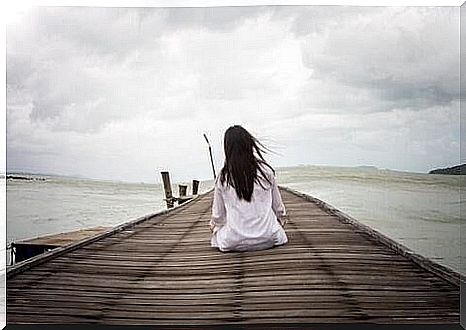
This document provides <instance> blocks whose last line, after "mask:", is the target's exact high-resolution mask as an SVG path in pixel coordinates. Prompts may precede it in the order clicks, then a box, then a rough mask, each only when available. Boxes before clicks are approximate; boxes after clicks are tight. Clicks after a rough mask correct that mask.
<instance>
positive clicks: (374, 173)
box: [7, 166, 464, 273]
mask: <svg viewBox="0 0 466 330" xmlns="http://www.w3.org/2000/svg"><path fill="white" fill-rule="evenodd" d="M277 178H278V182H279V184H282V185H285V186H288V187H290V188H293V189H295V190H299V191H301V192H304V193H308V194H310V195H312V196H314V197H317V198H319V199H322V200H324V201H326V202H328V203H330V204H332V205H333V206H335V207H337V208H339V209H340V210H342V211H344V212H346V213H348V214H349V215H351V216H353V217H354V218H356V219H358V220H359V221H361V222H363V223H365V224H367V225H369V226H371V227H372V228H375V229H377V230H379V231H381V232H382V233H384V234H386V235H387V236H389V237H392V238H393V239H395V240H397V241H399V242H401V243H402V244H404V245H406V246H408V247H409V248H411V249H413V250H414V251H416V252H418V253H420V254H422V255H425V256H427V257H430V258H432V259H433V260H435V261H437V262H439V263H442V264H444V265H447V266H449V267H451V268H453V269H455V270H458V271H462V270H461V269H460V268H461V267H460V266H461V265H460V242H461V240H460V224H461V223H463V224H464V222H463V221H464V220H462V219H461V215H460V204H461V202H464V201H461V199H460V190H459V189H460V185H461V184H462V183H464V178H463V177H460V176H447V175H428V174H416V173H402V172H395V171H387V170H376V169H367V168H341V167H318V166H300V167H290V168H281V169H278V170H277ZM460 180H463V181H462V182H461V181H460ZM212 184H213V182H212V181H203V182H201V183H200V188H199V190H200V192H203V191H206V190H208V189H210V188H211V187H212ZM173 189H174V191H177V188H176V186H175V185H174V187H173ZM189 191H191V187H188V192H189ZM163 198H164V193H163V187H162V186H161V185H159V184H130V183H118V182H104V181H94V180H83V179H71V178H62V177H47V180H45V181H23V180H7V242H8V243H9V242H12V241H16V240H20V239H25V238H33V237H37V236H41V235H45V234H51V233H60V232H66V231H72V230H77V229H81V228H88V227H97V226H115V225H118V224H121V223H123V222H126V221H128V220H132V219H135V218H137V217H140V216H143V215H146V214H149V213H154V212H157V211H159V210H162V209H164V208H165V204H164V201H163ZM462 272H463V273H464V271H462Z"/></svg>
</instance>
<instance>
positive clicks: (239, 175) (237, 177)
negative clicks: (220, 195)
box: [220, 125, 275, 202]
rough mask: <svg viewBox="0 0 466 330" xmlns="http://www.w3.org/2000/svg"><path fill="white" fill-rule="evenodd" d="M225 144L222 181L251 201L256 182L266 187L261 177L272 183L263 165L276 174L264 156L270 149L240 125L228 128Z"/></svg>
mask: <svg viewBox="0 0 466 330" xmlns="http://www.w3.org/2000/svg"><path fill="white" fill-rule="evenodd" d="M223 146H224V150H225V164H224V166H223V168H222V170H221V172H220V182H221V183H222V185H223V184H224V182H225V181H226V183H227V185H230V186H231V187H233V188H234V189H235V191H236V194H237V195H238V198H239V199H240V200H241V199H244V200H246V201H248V202H250V201H251V198H252V193H253V190H254V183H255V182H258V183H259V184H260V185H261V187H262V188H264V189H266V188H265V187H264V186H263V185H262V182H261V178H262V179H264V180H266V181H267V182H268V183H269V184H272V182H271V180H270V179H269V177H268V176H267V175H266V173H265V172H264V169H263V166H267V167H269V168H270V169H271V170H272V172H273V174H274V175H275V170H274V169H273V168H272V166H270V165H269V164H267V162H266V161H265V159H264V157H263V156H262V153H265V152H266V150H269V149H268V148H267V147H265V146H264V145H263V144H262V143H260V142H259V141H258V140H257V139H256V138H255V137H254V136H252V135H251V134H250V133H249V132H248V131H247V130H245V129H244V128H243V127H241V126H239V125H234V126H231V127H229V128H228V129H227V130H226V132H225V136H224V141H223ZM259 174H260V177H261V178H260V177H259Z"/></svg>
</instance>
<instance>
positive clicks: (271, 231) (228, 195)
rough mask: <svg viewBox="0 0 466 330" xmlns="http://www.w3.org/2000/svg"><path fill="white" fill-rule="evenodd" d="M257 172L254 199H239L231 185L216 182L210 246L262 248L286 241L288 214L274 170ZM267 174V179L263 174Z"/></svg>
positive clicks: (264, 167) (239, 249) (268, 169)
mask: <svg viewBox="0 0 466 330" xmlns="http://www.w3.org/2000/svg"><path fill="white" fill-rule="evenodd" d="M261 169H262V171H260V170H259V169H258V171H257V181H256V182H254V188H253V192H252V195H251V200H250V201H246V200H245V199H244V198H243V199H240V198H239V197H238V194H237V192H236V190H235V188H233V187H232V186H231V185H228V184H227V183H226V182H224V183H222V182H221V180H220V179H217V180H216V182H215V188H214V202H213V206H212V220H211V227H212V228H213V235H212V239H211V245H212V246H213V247H218V248H219V249H220V250H221V251H247V250H262V249H267V248H270V247H273V246H274V245H282V244H285V243H287V241H288V239H287V237H286V234H285V231H284V230H283V228H282V225H281V222H280V221H283V220H284V217H285V207H284V205H283V202H282V199H281V196H280V192H279V190H278V187H277V184H276V181H275V176H274V173H273V171H272V170H271V169H270V168H268V167H267V166H262V167H261ZM262 173H264V174H265V176H266V178H264V177H263V175H262Z"/></svg>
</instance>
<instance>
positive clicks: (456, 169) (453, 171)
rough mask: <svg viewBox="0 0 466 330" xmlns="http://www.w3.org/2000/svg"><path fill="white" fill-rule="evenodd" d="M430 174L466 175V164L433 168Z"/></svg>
mask: <svg viewBox="0 0 466 330" xmlns="http://www.w3.org/2000/svg"><path fill="white" fill-rule="evenodd" d="M429 174H450V175H466V164H461V165H457V166H453V167H447V168H439V169H436V170H432V171H430V172H429Z"/></svg>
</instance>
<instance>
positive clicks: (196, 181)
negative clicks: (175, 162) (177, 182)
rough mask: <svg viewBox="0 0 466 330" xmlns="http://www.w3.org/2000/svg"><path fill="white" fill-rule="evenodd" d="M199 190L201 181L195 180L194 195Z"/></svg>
mask: <svg viewBox="0 0 466 330" xmlns="http://www.w3.org/2000/svg"><path fill="white" fill-rule="evenodd" d="M198 190H199V181H198V180H193V195H197V192H198Z"/></svg>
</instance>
